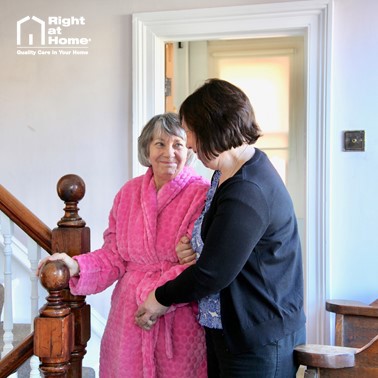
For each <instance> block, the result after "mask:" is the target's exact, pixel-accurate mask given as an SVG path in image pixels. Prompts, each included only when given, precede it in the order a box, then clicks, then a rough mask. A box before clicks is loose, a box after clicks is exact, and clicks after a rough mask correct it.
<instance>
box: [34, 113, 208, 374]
mask: <svg viewBox="0 0 378 378" xmlns="http://www.w3.org/2000/svg"><path fill="white" fill-rule="evenodd" d="M138 148H139V156H138V157H139V161H140V163H141V164H142V165H144V166H146V167H148V169H147V172H146V173H145V174H144V175H142V176H140V177H137V178H134V179H132V180H130V181H129V182H127V183H126V184H125V185H124V186H123V187H122V188H121V189H120V191H119V192H118V194H117V195H116V197H115V199H114V204H113V207H112V209H111V212H110V216H109V226H108V228H107V230H106V231H105V233H104V244H103V246H102V248H100V249H99V250H96V251H94V252H92V253H88V254H85V255H81V256H76V257H74V258H73V259H72V258H70V257H69V256H68V255H66V254H65V253H58V254H54V255H53V256H51V257H48V258H47V259H44V260H42V261H41V262H40V268H41V267H42V266H43V264H44V263H45V262H46V260H56V259H61V260H63V261H65V263H66V264H67V265H68V267H69V269H70V274H71V279H70V289H71V292H72V293H73V294H75V295H88V294H95V293H99V292H101V291H103V290H105V289H106V288H107V287H109V286H110V285H112V284H113V283H114V282H115V281H118V282H117V284H116V287H115V289H114V292H113V295H112V301H111V308H110V313H109V317H108V321H107V325H106V329H105V332H104V335H103V338H102V343H101V356H100V376H101V377H102V378H106V377H109V378H116V377H128V378H138V377H143V378H150V377H151V378H153V377H161V378H163V377H167V378H172V377H180V378H184V377H187V378H189V377H190V378H191V377H206V351H205V338H204V331H203V329H202V327H201V326H200V325H199V324H198V322H197V320H196V311H197V308H196V304H193V303H188V304H183V305H180V306H177V307H175V306H172V307H171V309H170V311H169V312H168V313H167V314H166V315H165V316H163V317H161V318H159V319H157V320H156V319H153V320H151V321H150V322H149V324H147V325H146V326H145V328H144V329H141V328H139V327H138V326H137V325H136V324H135V322H134V313H135V312H136V310H137V307H138V305H139V304H141V303H143V301H144V300H145V299H146V296H147V294H148V293H149V292H150V291H151V290H153V289H155V288H156V287H158V286H160V285H162V284H164V283H165V282H167V281H169V280H171V279H173V278H175V277H176V276H177V275H179V274H180V273H181V272H182V271H183V270H184V269H186V268H187V265H180V264H179V262H178V258H177V255H176V252H175V246H176V245H177V244H178V242H179V240H180V237H181V236H182V235H188V236H189V237H190V236H191V233H192V230H193V225H194V222H195V220H196V219H197V218H198V216H199V215H200V213H201V210H202V208H203V205H204V200H205V196H206V192H207V189H208V186H209V185H208V183H207V181H206V180H204V179H203V178H201V177H200V176H197V175H195V174H194V171H193V170H192V169H191V168H190V167H189V166H188V163H189V162H190V160H191V159H190V158H191V157H192V152H191V151H189V150H188V149H187V147H186V134H185V131H184V130H183V129H182V128H181V125H180V121H179V118H178V116H177V115H175V114H173V113H167V114H163V115H157V116H155V117H153V118H152V119H151V120H150V121H149V122H148V123H147V125H146V126H145V127H144V129H143V131H142V133H141V135H140V137H139V140H138ZM40 268H39V270H40ZM155 323H156V324H155ZM153 324H154V327H153V328H152V329H150V328H151V326H152V325H153Z"/></svg>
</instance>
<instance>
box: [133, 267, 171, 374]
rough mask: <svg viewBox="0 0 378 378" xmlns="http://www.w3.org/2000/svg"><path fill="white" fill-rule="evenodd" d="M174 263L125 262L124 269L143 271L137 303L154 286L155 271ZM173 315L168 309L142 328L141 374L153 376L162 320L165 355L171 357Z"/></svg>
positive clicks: (164, 269) (163, 270)
mask: <svg viewBox="0 0 378 378" xmlns="http://www.w3.org/2000/svg"><path fill="white" fill-rule="evenodd" d="M175 265H177V263H172V262H170V261H160V262H157V263H153V264H139V263H136V262H132V261H130V262H128V263H127V268H126V269H127V271H128V272H132V271H138V272H143V273H145V275H144V277H143V278H142V279H141V280H140V281H139V283H138V285H137V287H136V301H137V304H138V305H139V304H141V303H142V302H143V300H144V299H143V298H147V294H148V293H149V292H150V291H152V290H153V289H155V288H156V286H157V282H158V281H159V279H160V276H158V277H157V276H156V273H158V272H160V273H163V272H165V271H167V270H169V269H170V268H171V267H173V266H175ZM154 276H155V277H154ZM174 317H175V311H170V312H168V313H166V314H165V315H164V316H162V317H160V318H159V319H158V321H157V322H156V323H155V325H154V326H153V327H152V329H151V330H149V331H146V330H142V348H143V376H146V377H150V376H155V373H156V371H155V361H154V350H155V346H156V343H157V338H158V334H159V329H160V326H162V323H161V322H164V326H165V327H164V328H165V331H164V339H165V340H164V341H165V352H166V356H167V358H173V341H172V331H173V322H174Z"/></svg>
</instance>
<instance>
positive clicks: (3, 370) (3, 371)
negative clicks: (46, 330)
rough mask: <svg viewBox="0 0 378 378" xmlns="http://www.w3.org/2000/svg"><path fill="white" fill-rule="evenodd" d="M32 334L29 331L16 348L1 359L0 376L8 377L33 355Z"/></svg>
mask: <svg viewBox="0 0 378 378" xmlns="http://www.w3.org/2000/svg"><path fill="white" fill-rule="evenodd" d="M33 339H34V334H33V333H31V334H30V335H29V336H28V337H26V339H25V340H24V341H23V342H22V343H21V344H19V345H18V346H17V347H16V348H14V349H12V351H11V352H10V353H8V354H7V355H6V356H5V357H4V358H2V359H1V364H0V377H8V376H9V375H11V374H12V373H14V372H15V371H16V370H17V369H18V368H19V367H20V366H21V365H22V364H23V363H24V362H25V361H27V360H28V359H29V358H30V357H31V356H32V355H33Z"/></svg>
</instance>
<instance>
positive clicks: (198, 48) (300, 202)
mask: <svg viewBox="0 0 378 378" xmlns="http://www.w3.org/2000/svg"><path fill="white" fill-rule="evenodd" d="M165 51H166V56H165V73H166V88H165V99H166V101H165V110H166V111H172V112H178V109H179V107H180V104H181V103H182V101H184V99H185V98H186V97H187V96H188V95H189V94H190V93H192V92H193V91H194V90H195V89H196V88H197V87H199V86H200V85H202V84H203V82H204V81H205V80H206V79H208V78H213V77H216V78H220V79H224V80H227V81H229V82H231V83H233V84H235V85H236V86H238V87H239V88H241V89H242V90H243V91H244V92H245V93H246V94H247V96H248V97H249V99H250V101H251V103H252V106H253V108H254V110H255V114H256V119H257V122H258V123H259V125H260V127H261V129H262V131H263V137H262V138H260V139H259V140H258V141H257V143H256V147H257V148H260V149H261V150H263V151H264V152H265V153H266V154H267V155H268V157H269V158H270V160H271V162H272V163H273V165H274V166H275V167H276V169H277V171H278V173H279V174H280V176H281V178H282V180H283V181H284V183H285V185H286V186H287V188H288V190H289V192H290V195H291V197H292V199H293V202H294V207H295V210H296V214H297V218H298V225H299V229H300V233H301V240H302V245H303V249H304V250H303V254H304V256H305V255H306V253H305V246H306V239H305V237H306V232H305V218H306V213H305V211H306V138H305V135H306V132H305V131H306V109H305V77H306V72H305V62H304V38H303V36H292V37H276V38H253V39H236V40H213V41H212V40H210V41H186V42H167V43H166V45H165ZM195 169H196V170H197V172H198V173H200V174H202V175H203V176H205V177H208V178H209V179H210V177H211V175H212V173H213V172H212V171H211V170H209V169H207V168H206V167H204V166H203V165H202V164H201V163H200V162H197V164H196V166H195Z"/></svg>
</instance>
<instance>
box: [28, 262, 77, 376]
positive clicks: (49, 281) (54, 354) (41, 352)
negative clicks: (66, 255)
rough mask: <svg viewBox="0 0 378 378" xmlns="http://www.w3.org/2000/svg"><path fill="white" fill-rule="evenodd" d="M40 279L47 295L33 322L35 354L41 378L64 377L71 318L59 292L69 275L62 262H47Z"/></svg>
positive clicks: (70, 341) (71, 345)
mask: <svg viewBox="0 0 378 378" xmlns="http://www.w3.org/2000/svg"><path fill="white" fill-rule="evenodd" d="M40 278H41V283H42V285H43V286H44V287H45V288H46V289H47V290H48V292H49V296H47V297H46V300H47V304H46V305H45V306H44V307H42V309H41V310H40V317H38V318H35V320H34V354H35V355H36V356H38V357H39V358H40V360H41V365H40V370H41V372H42V374H43V376H44V377H67V373H68V371H69V367H70V358H71V352H72V350H73V349H74V317H73V315H72V313H71V309H70V307H69V306H68V305H67V304H65V303H64V301H63V296H62V291H63V290H64V289H65V288H66V287H67V285H68V281H69V278H70V273H69V270H68V268H67V266H66V265H65V264H64V263H63V262H62V261H50V262H48V263H46V264H45V266H44V267H43V268H42V272H41V276H40Z"/></svg>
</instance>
